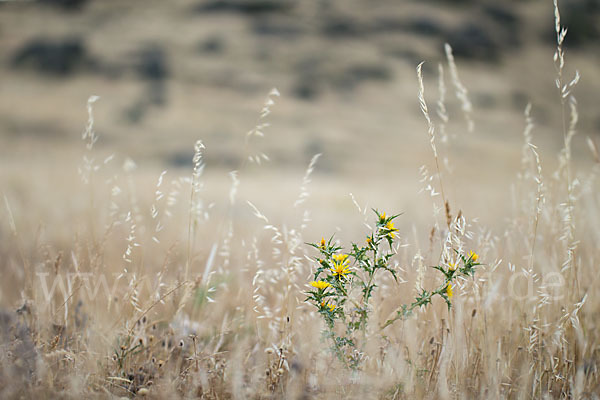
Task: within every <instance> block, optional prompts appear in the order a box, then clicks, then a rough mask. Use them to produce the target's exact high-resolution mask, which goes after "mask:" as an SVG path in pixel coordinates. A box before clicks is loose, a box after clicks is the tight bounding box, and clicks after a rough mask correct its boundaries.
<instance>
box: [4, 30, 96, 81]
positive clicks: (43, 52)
mask: <svg viewBox="0 0 600 400" xmlns="http://www.w3.org/2000/svg"><path fill="white" fill-rule="evenodd" d="M11 64H12V66H13V68H28V69H32V70H34V71H36V72H39V73H42V74H46V75H58V76H67V75H69V74H72V73H74V72H75V71H77V70H81V69H87V68H89V67H91V66H92V65H93V64H94V63H93V62H92V60H91V58H90V57H89V55H88V54H87V51H86V48H85V46H84V44H83V42H82V41H81V39H79V38H67V39H58V40H52V39H41V38H39V39H33V40H31V41H29V42H27V43H26V44H25V45H23V46H22V47H21V48H20V49H18V50H17V51H16V52H15V54H14V55H13V57H12V63H11Z"/></svg>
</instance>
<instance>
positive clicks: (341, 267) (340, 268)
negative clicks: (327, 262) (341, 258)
mask: <svg viewBox="0 0 600 400" xmlns="http://www.w3.org/2000/svg"><path fill="white" fill-rule="evenodd" d="M331 272H333V275H334V276H338V277H339V278H343V277H344V275H346V274H349V273H350V269H349V268H348V264H345V263H344V262H336V263H334V264H333V267H331Z"/></svg>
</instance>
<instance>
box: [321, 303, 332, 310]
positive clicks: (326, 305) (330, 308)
mask: <svg viewBox="0 0 600 400" xmlns="http://www.w3.org/2000/svg"><path fill="white" fill-rule="evenodd" d="M321 307H323V308H325V307H327V308H329V312H331V311H333V310H335V304H330V303H325V302H324V301H322V302H321Z"/></svg>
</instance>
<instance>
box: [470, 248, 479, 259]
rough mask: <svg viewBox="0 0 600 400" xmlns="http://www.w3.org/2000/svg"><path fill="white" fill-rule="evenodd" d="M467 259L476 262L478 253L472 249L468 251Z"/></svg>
mask: <svg viewBox="0 0 600 400" xmlns="http://www.w3.org/2000/svg"><path fill="white" fill-rule="evenodd" d="M469 260H473V262H477V260H479V255H477V253H475V252H474V251H473V250H471V251H469Z"/></svg>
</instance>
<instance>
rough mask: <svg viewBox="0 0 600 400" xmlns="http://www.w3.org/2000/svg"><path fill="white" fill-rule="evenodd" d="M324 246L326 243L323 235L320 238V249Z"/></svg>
mask: <svg viewBox="0 0 600 400" xmlns="http://www.w3.org/2000/svg"><path fill="white" fill-rule="evenodd" d="M325 246H326V244H325V238H324V237H322V238H321V243H320V247H321V248H322V249H324V248H325Z"/></svg>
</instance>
